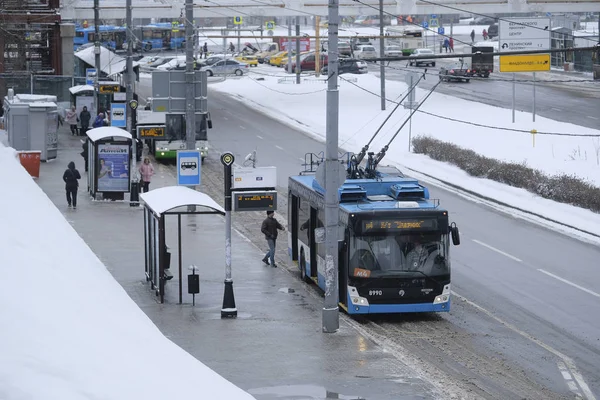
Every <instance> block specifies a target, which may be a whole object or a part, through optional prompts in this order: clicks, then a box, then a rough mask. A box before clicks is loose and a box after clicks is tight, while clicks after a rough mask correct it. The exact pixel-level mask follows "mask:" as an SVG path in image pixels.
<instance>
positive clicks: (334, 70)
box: [323, 0, 341, 333]
mask: <svg viewBox="0 0 600 400" xmlns="http://www.w3.org/2000/svg"><path fill="white" fill-rule="evenodd" d="M328 16H329V34H328V37H327V45H328V51H327V54H328V67H327V71H328V72H327V74H328V79H327V114H326V115H327V116H326V124H325V128H326V140H325V283H326V288H325V301H324V304H323V332H326V333H333V332H336V331H337V330H338V329H339V327H340V320H339V318H340V316H339V310H338V302H339V301H338V295H339V293H338V220H339V215H338V214H339V210H338V208H339V202H338V201H339V200H338V188H339V186H340V184H341V182H339V181H338V169H339V165H340V164H339V162H338V128H339V127H338V123H339V99H340V94H339V91H338V60H339V57H338V23H339V22H338V20H339V4H338V0H329V15H328Z"/></svg>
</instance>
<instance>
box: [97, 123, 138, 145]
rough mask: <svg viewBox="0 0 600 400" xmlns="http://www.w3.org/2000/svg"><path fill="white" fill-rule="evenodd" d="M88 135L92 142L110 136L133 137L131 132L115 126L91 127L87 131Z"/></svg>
mask: <svg viewBox="0 0 600 400" xmlns="http://www.w3.org/2000/svg"><path fill="white" fill-rule="evenodd" d="M87 135H88V137H89V138H90V140H91V141H92V142H95V141H97V140H100V139H104V138H109V137H122V138H126V139H131V133H129V132H127V131H126V130H124V129H121V128H115V127H114V126H102V127H100V128H94V129H90V130H89V131H87Z"/></svg>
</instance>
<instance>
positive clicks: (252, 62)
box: [235, 54, 258, 67]
mask: <svg viewBox="0 0 600 400" xmlns="http://www.w3.org/2000/svg"><path fill="white" fill-rule="evenodd" d="M235 59H236V60H237V61H239V62H243V63H245V64H248V65H249V66H251V67H258V58H257V57H256V56H251V55H241V54H240V55H238V56H237V57H235Z"/></svg>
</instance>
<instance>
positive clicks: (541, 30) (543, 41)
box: [498, 18, 550, 52]
mask: <svg viewBox="0 0 600 400" xmlns="http://www.w3.org/2000/svg"><path fill="white" fill-rule="evenodd" d="M498 45H499V47H500V49H499V50H500V52H503V51H523V50H547V49H550V18H506V19H501V20H500V21H499V25H498Z"/></svg>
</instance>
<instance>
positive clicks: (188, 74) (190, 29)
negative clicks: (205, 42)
mask: <svg viewBox="0 0 600 400" xmlns="http://www.w3.org/2000/svg"><path fill="white" fill-rule="evenodd" d="M193 20H194V0H185V143H186V149H187V150H195V149H196V113H195V111H196V93H195V88H196V87H195V79H194V78H195V73H196V72H195V71H194V25H193V22H192V21H193Z"/></svg>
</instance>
